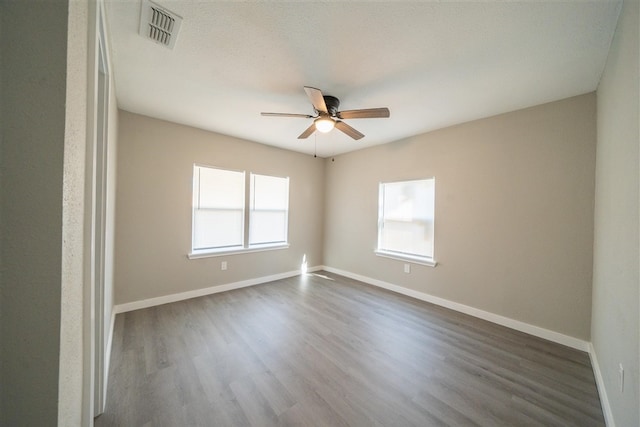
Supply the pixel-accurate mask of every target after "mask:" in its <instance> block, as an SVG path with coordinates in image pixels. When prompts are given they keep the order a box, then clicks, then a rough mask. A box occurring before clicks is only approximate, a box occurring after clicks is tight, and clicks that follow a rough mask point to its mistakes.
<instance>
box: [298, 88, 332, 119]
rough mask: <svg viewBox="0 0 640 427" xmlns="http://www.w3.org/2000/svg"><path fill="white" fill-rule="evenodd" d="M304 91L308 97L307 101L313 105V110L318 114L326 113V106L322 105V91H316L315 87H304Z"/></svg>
mask: <svg viewBox="0 0 640 427" xmlns="http://www.w3.org/2000/svg"><path fill="white" fill-rule="evenodd" d="M304 91H305V92H307V96H308V97H309V101H311V103H312V104H313V108H315V109H316V111H317V112H319V113H327V112H328V111H327V104H325V103H324V96H322V91H321V90H320V89H316V88H315V87H309V86H305V87H304Z"/></svg>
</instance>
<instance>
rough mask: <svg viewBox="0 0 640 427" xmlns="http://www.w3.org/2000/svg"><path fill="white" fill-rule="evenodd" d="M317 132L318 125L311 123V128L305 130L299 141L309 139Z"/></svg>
mask: <svg viewBox="0 0 640 427" xmlns="http://www.w3.org/2000/svg"><path fill="white" fill-rule="evenodd" d="M315 130H316V124H315V123H311V126H309V127H308V128H307V130H305V131H304V132H302V133H301V134H300V136H299V137H298V139H305V138H308V137H309V135H311V134H312V133H313V132H315Z"/></svg>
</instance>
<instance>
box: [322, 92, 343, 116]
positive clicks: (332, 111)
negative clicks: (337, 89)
mask: <svg viewBox="0 0 640 427" xmlns="http://www.w3.org/2000/svg"><path fill="white" fill-rule="evenodd" d="M323 98H324V104H325V105H326V106H327V112H328V113H329V115H330V116H331V117H334V116H335V115H336V114H338V108H339V107H340V100H339V99H338V98H336V97H335V96H331V95H323Z"/></svg>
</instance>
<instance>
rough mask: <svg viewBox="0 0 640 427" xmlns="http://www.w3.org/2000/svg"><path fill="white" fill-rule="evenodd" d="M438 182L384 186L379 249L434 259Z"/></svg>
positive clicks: (401, 183)
mask: <svg viewBox="0 0 640 427" xmlns="http://www.w3.org/2000/svg"><path fill="white" fill-rule="evenodd" d="M434 185H435V180H434V179H433V178H431V179H425V180H417V181H403V182H393V183H383V184H380V200H379V203H380V207H379V209H380V212H379V224H378V250H383V251H390V252H399V253H403V254H408V255H417V256H423V257H427V258H432V257H433V226H434V194H435V191H434V189H435V187H434Z"/></svg>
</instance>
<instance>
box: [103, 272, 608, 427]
mask: <svg viewBox="0 0 640 427" xmlns="http://www.w3.org/2000/svg"><path fill="white" fill-rule="evenodd" d="M110 369H111V373H110V376H109V387H108V392H107V408H106V412H105V413H104V414H103V415H101V416H100V417H98V418H96V426H97V427H104V426H145V427H147V426H288V425H292V426H491V427H494V426H603V425H604V418H603V415H602V410H601V406H600V400H599V398H598V393H597V390H596V385H595V380H594V376H593V371H592V368H591V364H590V361H589V357H588V355H587V354H586V353H583V352H580V351H576V350H573V349H570V348H568V347H564V346H561V345H557V344H554V343H550V342H548V341H544V340H541V339H538V338H535V337H531V336H529V335H526V334H523V333H520V332H517V331H513V330H510V329H507V328H504V327H501V326H498V325H494V324H492V323H489V322H485V321H482V320H478V319H476V318H473V317H470V316H466V315H464V314H460V313H457V312H454V311H450V310H447V309H444V308H441V307H438V306H434V305H432V304H428V303H425V302H422V301H418V300H414V299H411V298H408V297H405V296H402V295H398V294H394V293H391V292H388V291H385V290H382V289H378V288H375V287H371V286H369V285H366V284H363V283H360V282H357V281H354V280H351V279H347V278H344V277H341V276H337V275H334V274H330V273H326V272H320V273H317V274H313V275H312V274H310V275H305V276H298V277H293V278H290V279H285V280H279V281H276V282H272V283H269V284H263V285H258V286H253V287H250V288H244V289H239V290H235V291H229V292H225V293H220V294H215V295H210V296H206V297H201V298H196V299H191V300H188V301H182V302H177V303H173V304H167V305H163V306H158V307H153V308H149V309H144V310H137V311H133V312H128V313H124V314H119V315H117V317H116V323H115V331H114V337H113V351H112V355H111V368H110Z"/></svg>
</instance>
